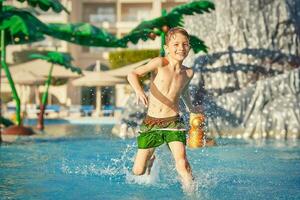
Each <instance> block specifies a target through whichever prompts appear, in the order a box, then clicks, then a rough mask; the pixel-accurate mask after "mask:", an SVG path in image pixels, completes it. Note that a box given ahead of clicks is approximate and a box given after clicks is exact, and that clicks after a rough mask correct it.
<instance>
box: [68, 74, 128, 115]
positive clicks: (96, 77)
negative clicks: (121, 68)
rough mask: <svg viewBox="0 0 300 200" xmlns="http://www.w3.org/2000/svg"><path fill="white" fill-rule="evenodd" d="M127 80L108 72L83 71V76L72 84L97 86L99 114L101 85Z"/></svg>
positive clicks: (99, 109)
mask: <svg viewBox="0 0 300 200" xmlns="http://www.w3.org/2000/svg"><path fill="white" fill-rule="evenodd" d="M125 82H126V80H125V79H121V78H116V77H113V76H111V75H109V74H108V73H107V72H89V71H83V77H81V78H78V79H75V80H74V81H73V82H72V84H73V85H75V86H86V87H96V113H97V115H98V114H99V113H100V111H101V86H113V85H116V84H117V83H125Z"/></svg>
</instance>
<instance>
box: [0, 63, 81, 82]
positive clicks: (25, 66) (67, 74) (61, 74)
mask: <svg viewBox="0 0 300 200" xmlns="http://www.w3.org/2000/svg"><path fill="white" fill-rule="evenodd" d="M50 68H51V65H49V63H48V62H47V61H45V60H40V59H38V60H31V61H28V62H25V63H21V64H18V65H14V66H12V67H10V68H9V70H10V72H11V74H12V76H14V74H15V73H17V72H18V71H19V70H21V71H22V70H23V71H28V72H31V73H34V74H35V75H37V76H42V77H47V76H48V74H49V71H50ZM1 76H5V74H4V73H3V72H2V75H1ZM79 76H80V75H79V74H77V73H74V72H72V71H71V70H68V69H65V68H63V67H60V66H59V65H57V64H53V71H52V77H55V78H78V77H79Z"/></svg>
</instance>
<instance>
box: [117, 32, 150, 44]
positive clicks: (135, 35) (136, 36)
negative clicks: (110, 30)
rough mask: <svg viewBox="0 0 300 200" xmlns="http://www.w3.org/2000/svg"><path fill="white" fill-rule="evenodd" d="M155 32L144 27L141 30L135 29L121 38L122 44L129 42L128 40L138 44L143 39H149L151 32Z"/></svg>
mask: <svg viewBox="0 0 300 200" xmlns="http://www.w3.org/2000/svg"><path fill="white" fill-rule="evenodd" d="M150 33H154V31H153V30H152V29H143V30H140V31H133V32H131V34H129V35H126V36H124V37H123V38H121V39H120V43H121V44H127V42H132V43H133V44H137V43H138V41H139V40H140V39H141V40H143V41H147V40H148V39H149V34H150Z"/></svg>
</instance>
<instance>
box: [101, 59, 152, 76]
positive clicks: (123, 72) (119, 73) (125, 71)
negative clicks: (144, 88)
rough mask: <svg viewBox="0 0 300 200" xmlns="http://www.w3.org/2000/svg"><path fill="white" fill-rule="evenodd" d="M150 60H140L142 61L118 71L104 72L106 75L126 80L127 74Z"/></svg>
mask: <svg viewBox="0 0 300 200" xmlns="http://www.w3.org/2000/svg"><path fill="white" fill-rule="evenodd" d="M150 60H151V59H146V60H142V61H139V62H136V63H133V64H130V65H126V66H123V67H120V68H118V69H113V70H109V71H106V73H108V74H109V75H111V76H116V77H120V78H126V77H127V75H128V73H129V72H131V71H132V70H134V69H135V68H137V67H139V66H142V65H144V64H146V63H148V62H149V61H150Z"/></svg>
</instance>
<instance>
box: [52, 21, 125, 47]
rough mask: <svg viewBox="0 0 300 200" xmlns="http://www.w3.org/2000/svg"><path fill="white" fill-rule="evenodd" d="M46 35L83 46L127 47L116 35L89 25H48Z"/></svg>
mask: <svg viewBox="0 0 300 200" xmlns="http://www.w3.org/2000/svg"><path fill="white" fill-rule="evenodd" d="M48 27H49V29H48V30H47V32H46V34H47V35H50V36H52V37H54V38H58V39H61V40H65V41H68V42H72V43H75V44H78V45H83V46H97V47H126V45H125V43H123V42H122V41H119V40H118V39H117V38H116V37H115V36H114V35H112V34H111V33H108V32H106V31H105V30H103V29H100V28H97V27H95V26H93V25H91V24H88V23H73V24H58V23H56V24H48Z"/></svg>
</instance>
